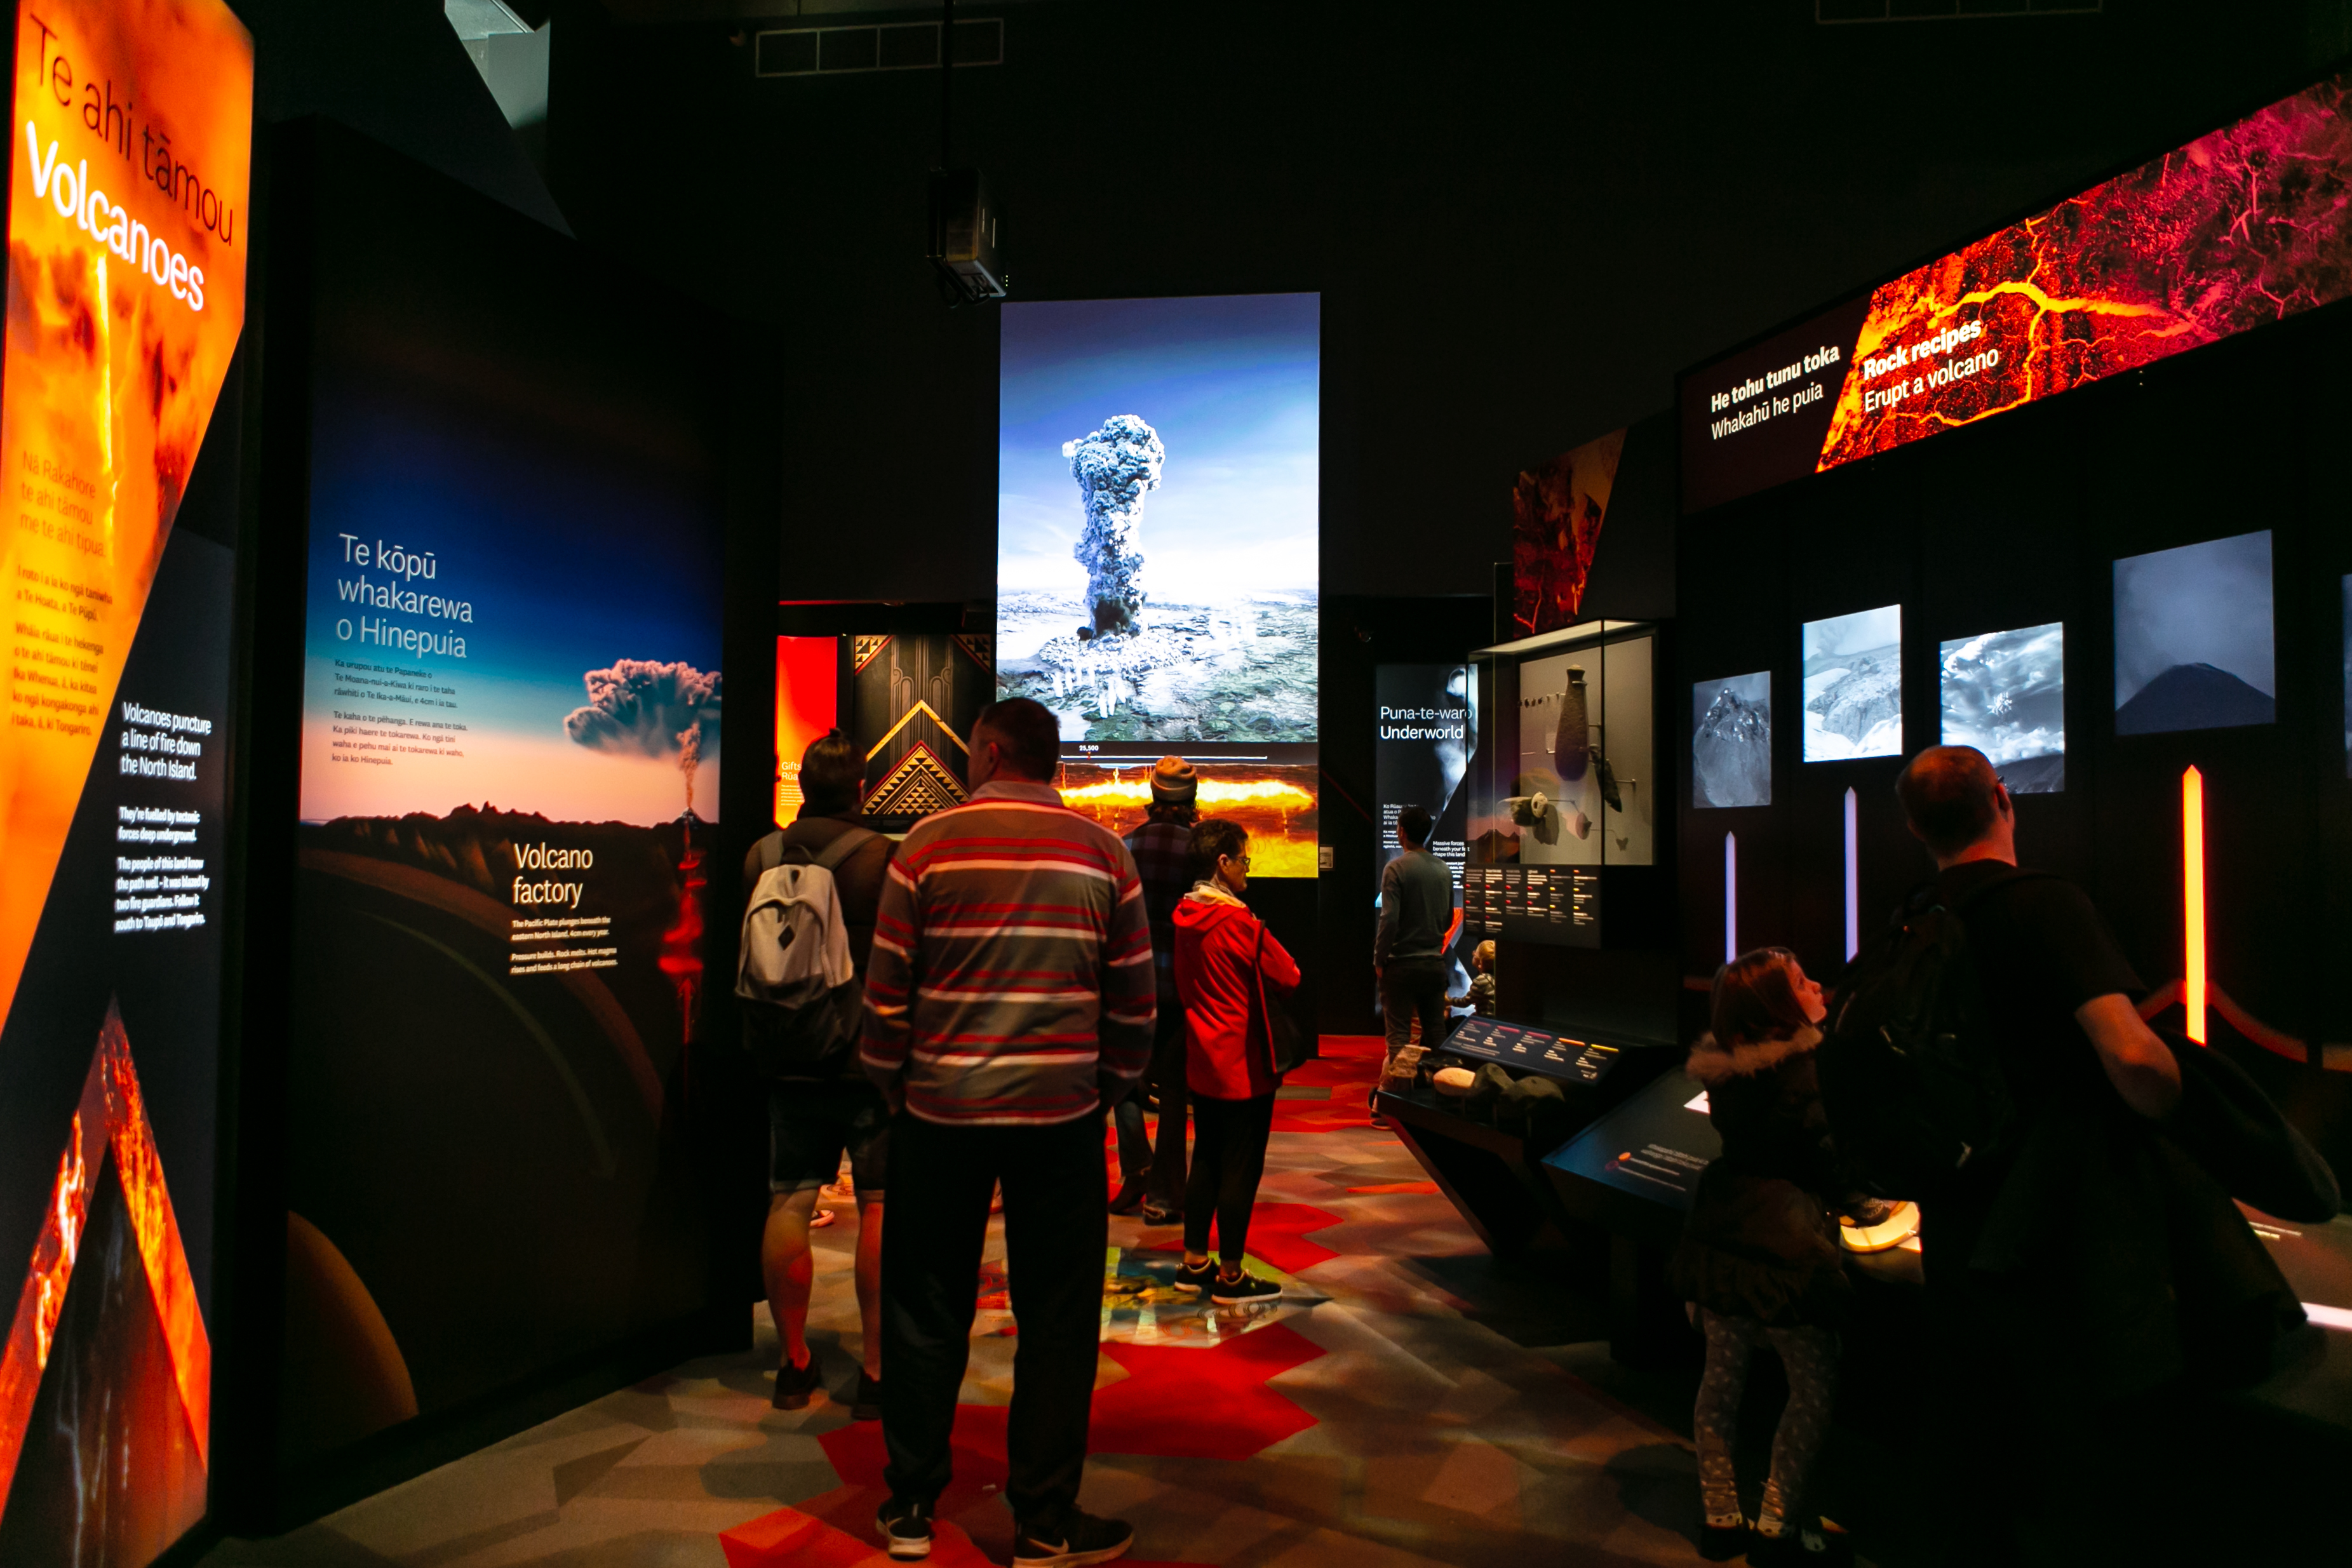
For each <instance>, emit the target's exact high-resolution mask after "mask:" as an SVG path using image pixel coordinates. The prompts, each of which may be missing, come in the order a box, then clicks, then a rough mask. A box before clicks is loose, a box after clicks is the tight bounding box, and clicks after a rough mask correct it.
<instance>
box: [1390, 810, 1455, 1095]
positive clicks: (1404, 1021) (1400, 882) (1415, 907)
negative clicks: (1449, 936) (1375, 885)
mask: <svg viewBox="0 0 2352 1568" xmlns="http://www.w3.org/2000/svg"><path fill="white" fill-rule="evenodd" d="M1429 829H1430V821H1429V813H1428V812H1427V811H1425V810H1423V809H1422V808H1420V807H1419V806H1407V807H1406V808H1405V809H1404V810H1402V811H1399V812H1398V813H1397V822H1396V835H1397V847H1398V848H1399V849H1400V850H1402V853H1401V854H1399V855H1398V856H1397V857H1396V859H1394V860H1392V861H1391V862H1389V863H1388V865H1387V867H1386V869H1384V870H1383V871H1382V872H1381V924H1380V929H1379V931H1378V933H1377V934H1376V935H1375V936H1373V937H1372V972H1373V973H1374V975H1376V976H1377V977H1379V980H1380V988H1381V1016H1382V1017H1383V1018H1384V1019H1386V1020H1387V1024H1388V1060H1387V1061H1386V1062H1385V1063H1384V1064H1383V1065H1382V1067H1381V1083H1382V1084H1383V1085H1384V1086H1393V1082H1392V1081H1394V1080H1396V1079H1399V1078H1401V1077H1402V1076H1404V1075H1405V1074H1407V1073H1409V1072H1410V1070H1411V1065H1412V1061H1414V1060H1415V1058H1413V1057H1407V1058H1405V1061H1404V1062H1403V1063H1402V1064H1400V1062H1399V1061H1398V1060H1397V1059H1398V1053H1399V1052H1401V1051H1404V1049H1405V1048H1406V1046H1407V1045H1409V1044H1410V1043H1411V1041H1412V1022H1413V1019H1416V1018H1417V1019H1420V1020H1421V1043H1422V1047H1423V1050H1434V1049H1435V1048H1436V1046H1437V1043H1438V1041H1440V1040H1444V1038H1445V980H1446V963H1445V936H1446V933H1447V932H1448V931H1450V930H1452V929H1453V925H1454V873H1451V872H1449V871H1447V870H1446V869H1445V866H1444V863H1443V862H1440V861H1439V860H1438V858H1437V857H1436V856H1435V855H1433V854H1431V853H1430V852H1429V849H1428V844H1429Z"/></svg>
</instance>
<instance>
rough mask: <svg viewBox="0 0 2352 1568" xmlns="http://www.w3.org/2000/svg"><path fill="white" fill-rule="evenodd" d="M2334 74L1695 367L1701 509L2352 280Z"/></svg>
mask: <svg viewBox="0 0 2352 1568" xmlns="http://www.w3.org/2000/svg"><path fill="white" fill-rule="evenodd" d="M2348 98H2352V78H2347V77H2342V76H2338V77H2332V78H2329V79H2327V80H2326V81H2323V82H2320V83H2318V84H2317V85H2316V86H2314V87H2311V88H2308V89H2305V90H2304V91H2302V92H2299V93H2296V94H2294V96H2293V97H2290V98H2285V99H2281V100H2279V101H2278V102H2276V103H2273V104H2272V105H2270V106H2269V107H2267V108H2265V109H2262V110H2256V111H2255V112H2254V113H2252V114H2251V115H2248V116H2247V117H2246V118H2245V119H2243V120H2238V121H2237V122H2236V123H2234V124H2231V125H2229V126H2226V127H2224V128H2222V129H2221V130H2220V131H2214V132H2213V133H2212V134H2210V135H2209V136H2202V137H2200V138H2199V139H2198V140H2196V141H2192V142H2190V143H2189V144H2188V145H2187V146H2185V147H2181V148H2179V149H2177V150H2175V151H2173V152H2168V153H2166V154H2165V155H2164V156H2163V157H2161V158H2157V159H2153V160H2150V161H2149V162H2146V163H2143V164H2141V165H2140V166H2139V167H2137V168H2136V169H2133V170H2131V171H2129V172H2126V173H2122V174H2118V175H2116V177H2115V178H2114V179H2111V180H2107V181H2105V182H2103V183H2100V184H2097V185H2094V186H2093V187H2091V188H2090V189H2089V190H2087V191H2084V192H2083V193H2081V194H2079V195H2076V196H2073V197H2070V198H2069V199H2068V200H2066V201H2063V202H2061V203H2059V204H2057V205H2056V206H2054V207H2052V208H2050V209H2048V210H2047V211H2045V212H2041V213H2036V214H2033V215H2032V217H2029V218H2026V219H2024V220H2022V221H2021V222H2019V223H2015V224H2011V225H2010V226H2009V227H2007V228H2005V229H2002V230H2000V232H1999V233H1997V234H1993V235H1987V236H1986V237H1984V238H1983V239H1980V240H1978V241H1977V242H1975V243H1974V244H1972V245H1969V246H1963V247H1962V248H1960V249H1958V250H1956V251H1954V252H1952V253H1951V254H1950V255H1948V256H1939V257H1937V259H1936V260H1934V261H1932V262H1929V263H1928V264H1927V266H1925V267H1916V268H1914V269H1913V270H1912V271H1910V272H1906V273H1905V274H1904V275H1903V276H1902V277H1897V278H1895V279H1894V280H1893V281H1891V282H1888V283H1885V284H1882V285H1880V286H1879V287H1877V288H1875V289H1873V290H1872V291H1871V292H1870V293H1869V294H1868V295H1866V296H1864V297H1862V298H1855V299H1852V300H1848V301H1847V302H1845V303H1844V304H1842V305H1840V306H1838V307H1837V308H1834V309H1832V310H1829V311H1826V312H1824V313H1823V314H1822V315H1821V316H1819V317H1817V318H1815V319H1812V320H1811V321H1807V322H1805V323H1804V324H1802V325H1801V326H1798V327H1793V328H1790V329H1789V330H1787V331H1784V332H1781V333H1779V334H1777V335H1775V336H1774V337H1772V338H1771V339H1769V340H1767V341H1765V342H1762V343H1759V344H1758V345H1756V346H1754V347H1752V348H1749V349H1746V350H1741V351H1739V352H1738V353H1736V354H1732V355H1729V356H1727V357H1726V358H1724V359H1721V360H1718V361H1715V362H1714V363H1712V364H1709V365H1706V366H1704V367H1702V368H1700V369H1699V370H1696V371H1692V372H1691V373H1689V374H1688V375H1686V376H1685V377H1684V378H1683V381H1682V386H1681V393H1680V405H1681V422H1682V444H1683V509H1684V510H1685V511H1686V512H1696V511H1699V510H1702V509H1704V508H1706V507H1712V506H1716V505H1717V504H1719V503H1721V502H1724V501H1728V500H1732V499H1734V498H1736V497H1740V496H1745V495H1748V494H1750V493H1752V492H1754V491H1757V490H1761V489H1765V488H1768V487H1769V486H1774V485H1779V484H1781V483H1783V482H1785V481H1787V480H1790V479H1794V478H1798V477H1800V476H1803V475H1806V474H1812V473H1821V472H1826V471H1827V470H1829V469H1832V468H1835V467H1837V466H1839V465H1842V464H1846V463H1851V462H1853V461H1854V460H1856V459H1857V458H1862V457H1868V456H1871V455H1874V454H1876V453H1881V452H1887V451H1892V450H1893V449H1895V447H1898V446H1903V445H1906V444H1910V443H1912V442H1915V441H1924V440H1926V439H1927V437H1929V436H1931V435H1936V434H1941V433H1942V432H1944V431H1947V430H1953V429H1957V428H1958V427H1959V426H1961V425H1964V424H1971V423H1975V422H1977V421H1978V420H1981V419H1989V418H1991V417H1992V416H1993V415H1995V414H1999V413H2007V412H2008V411H2010V410H2011V409H2015V408H2021V407H2023V406H2024V405H2025V404H2027V403H2029V402H2039V401H2040V400H2042V399H2043V398H2047V397H2053V396H2055V395H2056V394H2058V393H2060V392H2067V391H2070V390H2072V389H2073V388H2075V387H2079V386H2084V385H2087V384H2088V383H2090V382H2095V381H2101V380H2104V379H2105V378H2107V377H2110V376H2115V375H2119V374H2121V373H2123V372H2125V371H2132V370H2137V369H2138V368H2140V367H2141V366H2144V365H2147V364H2151V363H2154V362H2155V361H2158V360H2162V359H2166V358H2168V357H2170V356H2171V355H2174V354H2178V353H2180V352H2182V351H2183V350H2189V349H2194V348H2198V347H2200V346H2201V345H2203V344H2206V343H2211V342H2217V341H2219V340H2221V339H2223V338H2226V337H2229V336H2231V334H2233V333H2237V332H2242V331H2245V330H2247V329H2250V328H2253V327H2259V326H2262V325H2263V324H2264V323H2266V322H2271V321H2278V320H2283V319H2285V318H2287V317H2290V316H2294V315H2298V314H2300V313H2302V312H2304V311H2306V310H2310V309H2314V308H2317V307H2319V306H2322V305H2326V304H2329V303H2331V302H2333V301H2335V300H2338V299H2342V298H2346V297H2347V295H2352V117H2348V116H2347V99H2348Z"/></svg>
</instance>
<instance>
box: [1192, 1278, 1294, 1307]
mask: <svg viewBox="0 0 2352 1568" xmlns="http://www.w3.org/2000/svg"><path fill="white" fill-rule="evenodd" d="M1281 1294H1282V1287H1281V1286H1279V1285H1277V1284H1276V1283H1275V1282H1274V1281H1271V1280H1261V1279H1259V1278H1258V1277H1257V1276H1256V1275H1255V1274H1250V1273H1244V1275H1243V1276H1242V1277H1241V1278H1240V1279H1238V1280H1228V1279H1226V1278H1225V1277H1224V1276H1223V1274H1220V1275H1218V1276H1217V1281H1216V1283H1215V1284H1213V1285H1211V1286H1210V1287H1209V1300H1211V1301H1214V1302H1216V1303H1217V1305H1219V1306H1221V1307H1237V1306H1240V1305H1241V1304H1242V1303H1243V1302H1244V1301H1272V1300H1274V1299H1275V1298H1276V1296H1279V1295H1281Z"/></svg>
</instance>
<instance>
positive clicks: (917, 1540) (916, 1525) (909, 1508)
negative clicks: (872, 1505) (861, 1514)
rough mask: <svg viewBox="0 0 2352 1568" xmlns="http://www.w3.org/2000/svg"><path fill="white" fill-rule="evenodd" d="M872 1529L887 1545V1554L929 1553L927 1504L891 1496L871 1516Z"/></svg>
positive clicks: (905, 1557)
mask: <svg viewBox="0 0 2352 1568" xmlns="http://www.w3.org/2000/svg"><path fill="white" fill-rule="evenodd" d="M874 1529H875V1532H876V1533H877V1534H878V1535H880V1536H881V1537H882V1539H883V1541H884V1542H885V1543H887V1545H888V1547H889V1549H890V1555H891V1556H893V1557H895V1558H898V1559H900V1560H901V1561H905V1560H908V1559H911V1558H916V1557H929V1555H930V1554H931V1505H930V1504H929V1503H927V1502H912V1501H909V1500H907V1499H905V1498H897V1497H894V1498H892V1499H891V1500H889V1501H888V1502H886V1503H884V1504H883V1505H882V1511H881V1512H879V1513H877V1514H876V1515H875V1516H874Z"/></svg>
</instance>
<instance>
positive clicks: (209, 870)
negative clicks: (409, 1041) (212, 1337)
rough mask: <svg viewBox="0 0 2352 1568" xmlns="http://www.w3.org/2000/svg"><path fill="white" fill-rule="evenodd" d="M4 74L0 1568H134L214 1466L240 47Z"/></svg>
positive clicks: (171, 23) (214, 12)
mask: <svg viewBox="0 0 2352 1568" xmlns="http://www.w3.org/2000/svg"><path fill="white" fill-rule="evenodd" d="M13 69H14V76H13V85H12V88H11V108H12V112H11V115H10V119H9V123H8V126H7V131H8V156H9V158H10V159H11V172H10V176H9V181H8V190H9V196H8V310H7V322H6V345H5V360H0V465H5V471H6V473H7V474H8V476H9V477H10V479H11V480H12V481H13V482H14V488H13V490H12V491H11V494H10V499H11V502H12V505H11V506H10V507H9V509H8V512H7V514H6V516H5V518H0V581H5V585H6V598H7V601H8V631H9V640H8V663H7V691H6V698H5V709H6V718H5V725H0V1018H5V1024H0V1281H10V1279H11V1276H14V1274H15V1271H16V1270H17V1269H19V1268H21V1269H23V1270H25V1272H24V1274H23V1275H22V1285H21V1288H20V1289H16V1291H14V1293H13V1295H9V1294H0V1313H5V1341H0V1562H8V1563H52V1562H54V1563H64V1562H105V1563H115V1564H122V1565H125V1568H137V1565H138V1564H141V1563H146V1562H148V1561H150V1560H152V1558H153V1557H155V1556H156V1555H157V1554H158V1553H159V1552H163V1550H164V1549H165V1548H167V1547H169V1546H170V1545H171V1544H172V1542H174V1541H175V1540H177V1539H178V1538H179V1537H180V1536H181V1535H182V1534H183V1533H184V1532H185V1531H186V1530H187V1529H188V1527H189V1526H191V1525H192V1524H194V1522H195V1521H197V1520H198V1519H199V1518H200V1517H201V1516H202V1515H203V1512H204V1509H205V1466H206V1460H207V1457H208V1453H209V1448H210V1443H211V1421H210V1406H211V1396H212V1353H211V1345H210V1342H209V1337H208V1334H207V1331H206V1327H205V1314H206V1312H207V1311H208V1309H209V1302H210V1299H211V1281H210V1272H211V1253H212V1246H211V1242H212V1218H213V1212H212V1211H213V1170H214V1161H215V1149H214V1137H215V1113H216V1108H217V1103H218V1062H219V1051H220V1038H219V998H220V967H221V943H220V929H219V924H218V923H219V918H220V894H219V890H218V888H217V886H216V883H217V879H218V870H219V867H218V859H219V856H220V853H221V850H222V832H223V822H222V817H223V814H224V811H225V809H226V743H227V729H228V720H229V714H228V692H229V681H230V664H229V656H228V655H229V607H230V604H231V602H232V600H233V598H234V582H235V577H236V556H235V550H234V548H233V543H232V542H231V541H233V540H234V539H235V538H236V483H235V459H236V431H235V429H234V428H233V423H234V421H233V419H231V418H226V417H225V419H224V421H218V422H216V421H215V404H216V403H221V404H222V407H223V410H224V413H225V414H226V408H227V406H228V405H227V404H226V403H223V402H222V393H223V387H224V384H225V383H226V382H227V381H228V378H229V371H230V364H231V361H232V359H233V357H234V356H235V354H236V347H237V339H238V334H239V332H240V330H241V329H242V328H243V325H244V319H245V274H246V251H247V246H248V244H249V235H248V232H247V231H248V228H249V216H250V204H249V202H248V200H247V172H248V162H249V157H250V150H251V139H252V116H253V45H252V40H251V39H250V38H249V37H247V34H246V31H245V29H244V28H243V26H240V25H239V24H238V22H237V20H236V17H235V16H232V15H231V14H230V12H229V10H228V8H227V7H226V5H221V4H219V3H218V0H41V3H40V4H39V5H30V4H27V5H22V6H20V7H18V8H17V9H16V50H15V55H14V61H13ZM215 423H226V424H228V425H230V426H231V427H230V428H227V429H226V430H225V431H215V441H214V444H213V447H212V449H211V450H212V452H213V454H214V455H212V456H210V457H209V458H207V459H206V460H205V462H204V463H203V464H202V465H200V464H199V453H200V451H201V450H203V449H204V448H205V436H206V433H207V430H208V429H210V428H211V427H213V426H214V425H215ZM175 525H176V527H175ZM167 1173H168V1175H169V1178H170V1179H169V1181H168V1182H167V1179H166V1176H167ZM175 1200H176V1201H175ZM7 1290H8V1285H7V1284H5V1283H0V1291H7Z"/></svg>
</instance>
